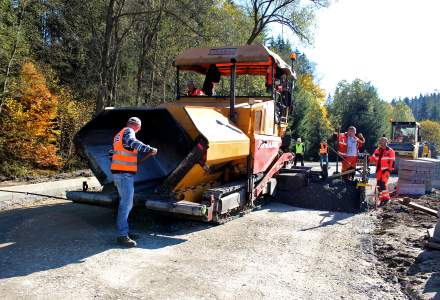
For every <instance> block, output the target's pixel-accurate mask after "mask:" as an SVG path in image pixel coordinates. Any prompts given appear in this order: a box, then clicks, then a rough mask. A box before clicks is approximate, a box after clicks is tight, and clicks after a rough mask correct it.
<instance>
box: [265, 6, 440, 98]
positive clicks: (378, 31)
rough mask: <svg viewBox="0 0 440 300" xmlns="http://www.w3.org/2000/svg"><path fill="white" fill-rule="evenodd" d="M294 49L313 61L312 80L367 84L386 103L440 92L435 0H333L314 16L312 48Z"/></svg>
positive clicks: (327, 85) (439, 16)
mask: <svg viewBox="0 0 440 300" xmlns="http://www.w3.org/2000/svg"><path fill="white" fill-rule="evenodd" d="M272 32H273V34H274V36H276V35H278V34H280V33H283V36H284V38H288V39H289V40H290V41H291V42H292V44H293V46H294V47H296V46H298V48H299V49H300V51H301V52H305V53H306V55H307V56H308V57H309V59H311V60H312V61H313V62H315V63H316V71H317V75H318V76H317V77H318V78H317V81H318V82H319V83H320V85H321V86H322V87H323V88H324V89H325V90H326V91H327V93H332V94H333V92H334V89H335V87H336V84H337V83H338V82H339V81H340V80H342V79H346V80H349V81H351V80H353V79H355V78H360V79H362V80H366V81H371V82H372V84H373V85H374V86H376V87H377V88H378V91H379V95H380V96H381V97H382V98H383V99H384V100H387V101H390V100H391V99H392V98H398V97H402V98H403V97H405V96H408V97H413V96H416V95H419V94H420V93H422V94H425V93H431V92H438V91H440V0H418V1H414V0H338V1H333V3H332V5H331V6H330V7H329V8H326V9H323V10H321V11H319V12H318V14H317V28H316V33H315V43H314V46H313V47H311V46H305V45H298V43H297V42H295V38H294V37H293V36H292V34H291V33H290V32H289V31H288V29H287V28H286V27H284V28H282V27H281V26H279V25H276V26H273V27H272Z"/></svg>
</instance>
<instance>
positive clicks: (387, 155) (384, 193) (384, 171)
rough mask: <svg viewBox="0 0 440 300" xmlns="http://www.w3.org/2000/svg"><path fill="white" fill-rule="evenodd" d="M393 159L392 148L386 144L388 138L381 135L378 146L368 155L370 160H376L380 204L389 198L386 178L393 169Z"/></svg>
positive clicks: (372, 161)
mask: <svg viewBox="0 0 440 300" xmlns="http://www.w3.org/2000/svg"><path fill="white" fill-rule="evenodd" d="M395 159H396V158H395V153H394V150H393V149H391V148H390V147H389V146H388V139H387V138H386V137H381V138H380V139H379V147H378V148H377V149H376V150H375V151H374V154H373V155H372V156H370V162H371V163H374V162H376V180H377V186H378V188H379V201H380V204H379V205H380V206H382V205H385V204H386V203H387V202H388V201H389V200H390V199H391V198H390V193H389V191H388V179H389V178H390V172H391V171H392V170H394V161H395Z"/></svg>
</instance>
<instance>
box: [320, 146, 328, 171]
mask: <svg viewBox="0 0 440 300" xmlns="http://www.w3.org/2000/svg"><path fill="white" fill-rule="evenodd" d="M319 165H320V166H321V170H323V166H324V168H325V169H328V144H327V140H326V139H323V140H322V141H321V143H320V144H319Z"/></svg>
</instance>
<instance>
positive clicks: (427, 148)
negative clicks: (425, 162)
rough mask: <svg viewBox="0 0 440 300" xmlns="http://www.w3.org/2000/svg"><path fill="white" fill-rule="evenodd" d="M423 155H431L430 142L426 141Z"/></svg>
mask: <svg viewBox="0 0 440 300" xmlns="http://www.w3.org/2000/svg"><path fill="white" fill-rule="evenodd" d="M422 156H423V157H431V150H429V143H428V142H425V143H424V144H423V153H422Z"/></svg>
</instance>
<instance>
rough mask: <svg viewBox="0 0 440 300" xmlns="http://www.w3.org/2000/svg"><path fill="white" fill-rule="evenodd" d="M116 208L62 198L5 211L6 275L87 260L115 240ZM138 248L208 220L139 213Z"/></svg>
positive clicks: (0, 264)
mask: <svg viewBox="0 0 440 300" xmlns="http://www.w3.org/2000/svg"><path fill="white" fill-rule="evenodd" d="M114 220H115V213H114V212H113V211H112V210H110V209H105V208H100V207H93V206H85V205H78V204H73V203H60V204H55V205H45V206H39V207H35V208H24V209H15V210H10V211H5V212H0V228H1V230H0V279H1V278H10V277H16V276H25V275H28V274H32V273H35V272H40V271H45V270H50V269H55V268H60V267H63V266H66V265H69V264H76V263H82V262H83V261H84V260H85V259H87V258H88V257H90V256H93V255H95V254H98V253H102V252H104V251H107V250H110V249H118V248H120V247H119V246H118V245H117V244H116V243H115V237H116V229H115V221H114ZM132 224H133V226H132V228H133V229H134V231H136V233H139V234H140V238H139V240H138V248H141V249H158V248H163V247H167V246H173V245H177V244H180V243H183V242H185V241H186V240H185V239H182V238H179V237H176V236H178V235H181V234H185V233H188V232H194V231H198V230H204V229H206V228H209V227H210V226H209V225H207V224H201V223H195V222H189V221H182V220H177V219H173V218H170V217H168V218H161V217H160V216H154V215H153V216H151V218H150V219H148V216H145V215H143V216H142V218H140V217H139V216H138V214H135V218H134V221H133V222H132Z"/></svg>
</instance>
